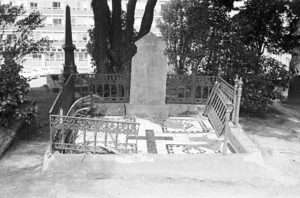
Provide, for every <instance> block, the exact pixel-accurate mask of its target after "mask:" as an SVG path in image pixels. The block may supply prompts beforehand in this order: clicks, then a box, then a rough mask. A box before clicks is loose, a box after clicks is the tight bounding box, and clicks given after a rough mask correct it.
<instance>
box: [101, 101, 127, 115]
mask: <svg viewBox="0 0 300 198" xmlns="http://www.w3.org/2000/svg"><path fill="white" fill-rule="evenodd" d="M95 105H96V109H97V110H96V111H97V114H101V115H106V116H124V115H125V105H124V104H123V103H97V104H95Z"/></svg>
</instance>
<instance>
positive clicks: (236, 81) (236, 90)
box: [232, 75, 239, 124]
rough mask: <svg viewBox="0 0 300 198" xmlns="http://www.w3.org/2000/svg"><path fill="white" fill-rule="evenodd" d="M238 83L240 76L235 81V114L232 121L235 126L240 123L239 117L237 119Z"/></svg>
mask: <svg viewBox="0 0 300 198" xmlns="http://www.w3.org/2000/svg"><path fill="white" fill-rule="evenodd" d="M238 82H239V78H238V75H236V78H235V79H234V97H233V114H232V121H233V122H234V124H236V123H237V122H238V117H237V101H238V98H237V97H238V93H237V92H238V87H239V85H238Z"/></svg>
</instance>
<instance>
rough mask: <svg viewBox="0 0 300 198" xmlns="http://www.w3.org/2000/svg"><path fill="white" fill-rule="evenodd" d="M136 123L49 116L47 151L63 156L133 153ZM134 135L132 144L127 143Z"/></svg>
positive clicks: (137, 129)
mask: <svg viewBox="0 0 300 198" xmlns="http://www.w3.org/2000/svg"><path fill="white" fill-rule="evenodd" d="M139 126H140V124H139V123H136V122H122V121H110V120H105V119H96V118H78V117H71V116H58V115H50V145H51V151H53V150H58V151H60V152H63V153H86V152H92V153H94V154H96V153H111V152H112V153H116V152H123V153H124V152H125V153H127V152H137V135H138V132H139ZM128 136H131V137H132V136H134V137H135V142H133V143H132V142H131V143H129V142H128Z"/></svg>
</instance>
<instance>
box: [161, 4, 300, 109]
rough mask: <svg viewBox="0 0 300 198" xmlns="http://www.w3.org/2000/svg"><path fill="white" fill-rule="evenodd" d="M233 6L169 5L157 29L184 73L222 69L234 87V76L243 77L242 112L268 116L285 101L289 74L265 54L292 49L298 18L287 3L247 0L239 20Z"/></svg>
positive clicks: (167, 50) (179, 68) (179, 69)
mask: <svg viewBox="0 0 300 198" xmlns="http://www.w3.org/2000/svg"><path fill="white" fill-rule="evenodd" d="M230 4H231V3H230ZM230 7H231V6H229V7H228V5H225V4H224V2H223V1H220V0H211V1H200V0H193V1H185V0H172V1H170V3H169V4H167V5H166V7H165V8H164V9H162V16H163V20H162V21H160V22H159V25H158V27H159V28H160V30H161V32H162V35H163V39H164V40H165V42H166V44H167V45H166V46H167V47H166V50H165V53H166V54H167V55H168V57H169V60H170V62H171V63H173V65H174V66H175V67H174V69H175V71H176V72H177V73H179V74H184V73H190V72H191V71H192V72H196V73H197V74H200V75H216V74H217V71H218V68H219V66H221V68H222V71H223V74H222V77H223V78H225V79H226V80H227V81H229V82H231V83H232V84H233V79H234V77H235V75H239V76H241V77H243V81H244V86H243V95H242V110H245V111H251V112H265V111H266V110H267V105H268V104H270V103H271V102H272V100H277V99H282V91H283V90H284V89H285V88H287V84H288V80H289V74H288V72H287V70H286V68H285V66H284V65H283V64H281V63H279V62H278V61H276V60H274V59H272V58H270V57H266V56H264V55H263V52H264V51H265V49H267V50H268V51H269V52H272V53H275V54H279V53H281V52H287V51H288V50H290V49H291V46H289V45H288V42H289V39H292V41H294V40H295V41H296V40H297V36H296V35H294V36H293V35H292V34H291V30H292V28H291V24H293V23H294V21H293V20H294V18H297V17H296V14H293V13H295V12H292V11H293V10H292V9H291V8H290V4H289V2H287V1H278V2H277V1H276V2H273V1H268V0H258V1H256V0H248V1H246V3H245V7H244V8H243V9H242V10H241V11H240V13H239V14H238V15H236V16H234V17H230V15H229V12H228V10H230V9H229V8H230ZM289 16H291V17H289ZM292 18H293V20H292ZM261 21H263V22H261ZM292 22H293V23H292ZM180 61H181V62H180Z"/></svg>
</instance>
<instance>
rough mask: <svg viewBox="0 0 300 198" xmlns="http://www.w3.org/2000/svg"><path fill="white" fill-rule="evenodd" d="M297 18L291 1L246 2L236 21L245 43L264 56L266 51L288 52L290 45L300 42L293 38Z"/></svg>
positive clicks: (258, 0)
mask: <svg viewBox="0 0 300 198" xmlns="http://www.w3.org/2000/svg"><path fill="white" fill-rule="evenodd" d="M293 6H294V5H293ZM298 11H299V10H298ZM295 17H296V15H295V14H293V10H292V9H291V3H290V2H289V1H284V0H276V1H269V0H247V1H245V6H244V8H243V9H241V11H240V12H239V14H237V15H236V16H235V17H234V18H233V20H234V21H235V22H236V23H237V24H236V25H238V26H239V27H240V29H241V31H242V32H243V42H244V44H245V45H246V46H247V47H248V48H251V50H252V51H254V52H255V53H257V55H258V56H261V55H263V54H264V52H265V51H266V50H267V52H269V53H272V54H279V53H282V52H289V51H290V49H291V47H290V46H291V45H290V44H291V43H298V42H299V41H298V40H299V38H297V37H295V36H292V33H293V29H294V27H293V26H294V23H295ZM296 18H297V17H296Z"/></svg>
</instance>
